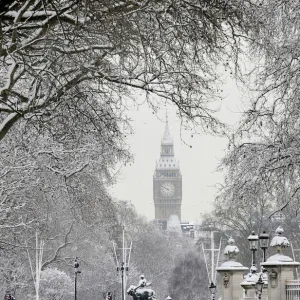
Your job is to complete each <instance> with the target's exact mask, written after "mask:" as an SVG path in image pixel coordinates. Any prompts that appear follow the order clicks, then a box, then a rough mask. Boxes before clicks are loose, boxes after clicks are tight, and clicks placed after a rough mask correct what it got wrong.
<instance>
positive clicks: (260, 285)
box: [255, 276, 264, 300]
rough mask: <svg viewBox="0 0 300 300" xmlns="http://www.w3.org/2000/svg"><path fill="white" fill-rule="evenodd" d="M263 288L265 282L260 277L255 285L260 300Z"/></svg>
mask: <svg viewBox="0 0 300 300" xmlns="http://www.w3.org/2000/svg"><path fill="white" fill-rule="evenodd" d="M263 287H264V282H263V281H262V279H261V276H259V279H258V281H257V282H256V283H255V291H256V294H257V295H258V299H259V300H260V299H261V294H262V290H263Z"/></svg>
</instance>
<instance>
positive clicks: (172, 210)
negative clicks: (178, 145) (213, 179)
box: [153, 121, 182, 221]
mask: <svg viewBox="0 0 300 300" xmlns="http://www.w3.org/2000/svg"><path fill="white" fill-rule="evenodd" d="M153 199H154V206H155V219H157V220H161V221H167V220H168V219H169V217H170V216H171V215H177V216H178V217H179V220H181V201H182V176H181V172H180V169H179V164H178V162H177V161H176V160H175V157H174V145H173V139H172V137H171V135H170V131H169V125H168V121H167V122H166V127H165V132H164V136H163V138H162V140H161V150H160V158H159V160H158V161H157V162H156V167H155V171H154V175H153Z"/></svg>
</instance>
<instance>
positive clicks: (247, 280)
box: [241, 266, 259, 299]
mask: <svg viewBox="0 0 300 300" xmlns="http://www.w3.org/2000/svg"><path fill="white" fill-rule="evenodd" d="M258 279H259V274H257V268H256V267H255V266H252V267H251V268H250V273H248V274H247V275H245V277H244V280H243V281H242V282H241V286H242V287H243V288H244V291H245V297H249V298H250V297H252V298H253V299H254V298H255V297H256V294H255V283H256V282H257V281H258Z"/></svg>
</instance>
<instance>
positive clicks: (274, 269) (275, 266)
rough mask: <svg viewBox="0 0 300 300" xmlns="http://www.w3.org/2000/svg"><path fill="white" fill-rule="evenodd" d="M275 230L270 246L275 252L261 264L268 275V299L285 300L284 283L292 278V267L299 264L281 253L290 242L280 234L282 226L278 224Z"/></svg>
mask: <svg viewBox="0 0 300 300" xmlns="http://www.w3.org/2000/svg"><path fill="white" fill-rule="evenodd" d="M275 232H276V236H274V237H273V239H272V241H271V244H270V246H271V247H272V248H274V249H275V250H276V252H277V253H276V254H274V255H272V256H270V257H269V258H268V259H267V261H266V262H263V263H262V264H261V265H262V266H263V267H264V268H266V269H267V271H268V275H269V284H268V299H272V300H283V299H284V300H285V299H286V283H287V281H288V280H293V279H294V269H295V268H297V267H298V266H299V265H300V264H299V262H296V261H294V260H293V259H292V258H290V257H289V256H286V255H284V254H283V251H284V249H285V248H287V247H289V246H290V243H289V241H288V239H287V238H286V237H284V236H282V233H283V229H282V227H281V226H279V227H278V228H277V229H276V231H275Z"/></svg>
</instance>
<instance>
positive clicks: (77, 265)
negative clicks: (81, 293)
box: [74, 257, 81, 300]
mask: <svg viewBox="0 0 300 300" xmlns="http://www.w3.org/2000/svg"><path fill="white" fill-rule="evenodd" d="M78 268H79V263H78V260H77V257H76V258H75V261H74V269H75V291H74V292H75V294H74V295H75V300H77V274H80V273H81V271H79V270H78Z"/></svg>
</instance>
